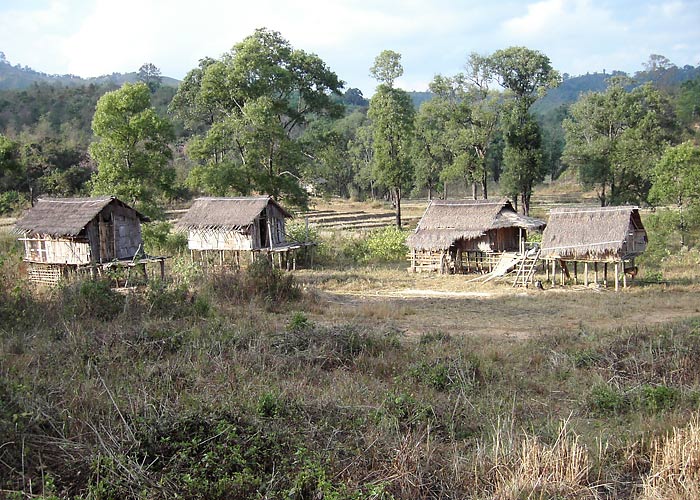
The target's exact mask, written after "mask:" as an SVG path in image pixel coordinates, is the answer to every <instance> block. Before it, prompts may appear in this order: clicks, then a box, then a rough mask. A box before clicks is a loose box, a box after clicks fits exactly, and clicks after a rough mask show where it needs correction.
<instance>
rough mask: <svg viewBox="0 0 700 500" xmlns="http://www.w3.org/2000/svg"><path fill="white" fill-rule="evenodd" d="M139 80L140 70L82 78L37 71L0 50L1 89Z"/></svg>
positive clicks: (164, 80)
mask: <svg viewBox="0 0 700 500" xmlns="http://www.w3.org/2000/svg"><path fill="white" fill-rule="evenodd" d="M161 80H162V81H161V83H162V84H163V85H167V86H170V87H177V85H178V84H179V83H180V82H179V81H178V80H176V79H174V78H170V77H162V79H161ZM137 81H139V73H138V71H134V72H131V73H112V74H111V75H102V76H96V77H93V78H81V77H79V76H76V75H49V74H46V73H42V72H40V71H36V70H34V69H32V68H29V67H27V66H22V65H21V64H16V65H14V66H13V65H12V64H10V61H8V60H7V58H6V57H5V54H4V53H3V52H0V90H3V89H9V90H17V89H26V88H27V87H30V86H31V85H33V84H35V83H45V84H49V85H60V86H65V87H79V86H85V85H116V86H119V85H123V84H124V83H134V82H137Z"/></svg>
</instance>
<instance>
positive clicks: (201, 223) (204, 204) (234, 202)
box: [176, 196, 292, 231]
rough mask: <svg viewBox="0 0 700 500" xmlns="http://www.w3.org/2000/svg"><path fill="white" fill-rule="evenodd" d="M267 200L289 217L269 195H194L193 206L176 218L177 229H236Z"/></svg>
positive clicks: (253, 217) (241, 226)
mask: <svg viewBox="0 0 700 500" xmlns="http://www.w3.org/2000/svg"><path fill="white" fill-rule="evenodd" d="M268 204H272V205H274V206H275V207H277V209H279V211H280V212H281V213H282V214H283V215H284V217H287V218H289V217H292V215H291V214H290V213H289V212H287V211H286V210H285V209H284V208H282V206H280V205H279V204H278V203H277V202H276V201H275V200H273V199H272V197H270V196H258V197H237V198H197V199H196V200H195V201H194V203H193V204H192V207H190V209H189V210H188V211H187V213H185V215H183V216H182V218H181V219H180V220H179V221H178V222H177V224H176V227H177V228H178V229H180V230H185V231H187V230H191V229H200V230H201V229H224V230H228V231H235V230H240V229H242V228H245V227H247V226H250V225H251V224H252V223H253V222H254V221H255V218H256V217H258V215H260V212H262V211H263V210H264V209H265V208H266V207H267V205H268Z"/></svg>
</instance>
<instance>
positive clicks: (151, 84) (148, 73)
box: [136, 63, 163, 93]
mask: <svg viewBox="0 0 700 500" xmlns="http://www.w3.org/2000/svg"><path fill="white" fill-rule="evenodd" d="M136 79H137V80H138V81H139V82H142V83H145V84H146V85H148V88H149V89H150V90H151V92H152V93H153V92H155V91H156V90H158V88H159V87H160V86H161V84H162V82H163V78H162V77H161V76H160V69H158V68H157V67H156V66H155V64H152V63H146V64H143V65H141V67H140V68H139V72H138V74H137V75H136Z"/></svg>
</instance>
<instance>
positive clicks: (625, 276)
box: [620, 261, 627, 288]
mask: <svg viewBox="0 0 700 500" xmlns="http://www.w3.org/2000/svg"><path fill="white" fill-rule="evenodd" d="M620 264H621V265H622V288H627V274H626V273H625V263H624V262H622V261H621V262H620Z"/></svg>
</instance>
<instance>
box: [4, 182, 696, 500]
mask: <svg viewBox="0 0 700 500" xmlns="http://www.w3.org/2000/svg"><path fill="white" fill-rule="evenodd" d="M560 194H561V193H553V194H552V198H556V197H558V196H560ZM425 206H426V202H425V201H411V202H408V203H405V204H404V214H405V216H406V217H407V218H408V220H409V221H410V222H409V227H412V226H411V225H412V224H415V222H416V221H417V220H418V218H419V217H420V216H421V215H422V213H423V210H424V209H425ZM308 216H309V222H310V225H311V227H312V229H313V231H314V232H315V233H316V234H320V235H321V237H322V239H323V242H322V244H321V245H320V246H319V248H318V249H317V250H318V259H317V260H316V261H315V266H314V267H313V269H298V270H297V271H296V272H294V273H283V272H276V271H273V270H272V269H270V266H269V265H267V263H266V262H259V263H257V264H256V265H254V266H251V267H250V268H248V269H245V270H243V271H241V272H222V271H211V270H210V271H207V272H203V271H202V270H201V269H199V268H198V267H197V266H195V265H193V264H191V263H190V262H189V256H188V253H187V252H183V253H182V254H180V255H179V256H178V255H176V256H175V257H174V258H173V259H171V260H170V261H169V262H168V270H169V280H168V281H167V282H166V283H151V284H150V285H148V286H145V287H141V288H139V289H137V290H131V291H123V292H120V293H116V292H115V291H114V290H111V289H110V288H109V286H108V285H106V284H105V283H99V282H97V283H94V282H76V283H66V284H63V285H62V286H61V287H59V288H58V289H53V290H49V289H43V290H34V289H32V288H31V287H30V286H28V285H27V284H26V283H25V282H24V281H23V280H22V279H21V267H20V265H19V257H20V255H19V252H18V249H17V245H16V242H15V241H14V237H13V236H11V235H9V234H8V232H7V231H8V229H9V228H10V227H11V224H12V221H11V220H8V219H4V220H2V221H0V225H2V227H0V498H42V499H44V500H57V499H58V498H72V499H76V500H77V499H82V500H87V499H90V500H98V499H99V500H102V499H105V500H106V499H112V498H134V499H144V500H145V499H155V498H206V499H221V500H224V499H229V498H269V499H280V500H281V499H285V500H289V499H295V500H302V499H310V498H314V499H334V500H359V499H372V500H398V499H411V500H413V499H435V500H438V499H440V500H442V499H473V500H493V499H499V500H500V499H502V500H523V499H533V500H534V499H538V500H544V499H559V500H584V499H586V500H587V499H601V500H603V499H606V500H617V499H625V500H632V499H636V498H645V499H650V500H651V499H661V498H663V499H673V500H681V499H682V500H691V499H692V500H694V499H696V498H697V493H698V491H700V475H699V473H698V466H697V464H698V463H699V460H698V458H699V457H698V455H697V453H698V442H699V439H698V418H699V417H698V415H700V413H699V412H700V365H698V362H697V360H698V359H700V277H699V273H698V269H700V252H698V251H697V250H687V251H683V252H680V253H678V254H673V255H668V256H665V257H663V258H662V259H660V260H656V261H654V263H653V264H649V267H647V268H645V267H644V264H643V263H642V264H640V266H642V267H641V269H642V270H641V273H640V274H641V276H640V277H639V278H638V279H637V280H635V281H634V282H633V283H632V284H631V286H630V287H629V288H628V289H626V290H621V291H619V292H615V291H614V290H612V289H604V288H593V287H590V288H585V287H583V286H566V287H551V286H549V285H548V284H547V283H545V289H544V290H537V289H520V288H517V289H516V288H513V287H512V285H511V282H510V281H508V280H502V281H500V282H499V281H492V282H489V283H479V282H475V281H472V278H473V276H464V275H447V276H439V275H437V274H428V273H426V274H412V273H409V272H408V271H407V269H406V267H407V262H406V261H399V260H394V261H389V262H372V261H371V259H370V260H366V255H365V254H363V253H362V252H360V251H359V250H358V249H359V248H360V246H359V244H360V243H361V242H362V241H365V240H366V238H367V237H368V236H369V235H372V234H375V233H377V231H375V230H376V229H380V228H381V227H386V226H387V225H391V224H392V222H393V214H392V212H391V208H390V207H389V206H387V205H386V204H383V203H374V204H371V203H363V204H360V203H356V202H344V201H339V200H329V201H318V202H317V203H316V204H315V205H314V206H312V208H311V211H310V212H309V214H308ZM302 220H303V219H302ZM379 232H381V230H380V231H379ZM399 236H400V237H402V236H403V235H401V234H399ZM358 257H361V258H358ZM363 259H364V260H363ZM652 265H653V267H651V266H652ZM652 278H653V279H652Z"/></svg>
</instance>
